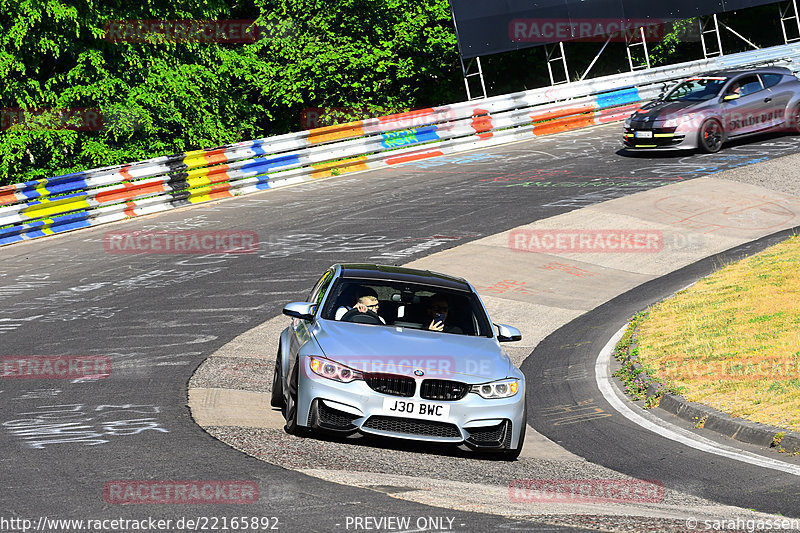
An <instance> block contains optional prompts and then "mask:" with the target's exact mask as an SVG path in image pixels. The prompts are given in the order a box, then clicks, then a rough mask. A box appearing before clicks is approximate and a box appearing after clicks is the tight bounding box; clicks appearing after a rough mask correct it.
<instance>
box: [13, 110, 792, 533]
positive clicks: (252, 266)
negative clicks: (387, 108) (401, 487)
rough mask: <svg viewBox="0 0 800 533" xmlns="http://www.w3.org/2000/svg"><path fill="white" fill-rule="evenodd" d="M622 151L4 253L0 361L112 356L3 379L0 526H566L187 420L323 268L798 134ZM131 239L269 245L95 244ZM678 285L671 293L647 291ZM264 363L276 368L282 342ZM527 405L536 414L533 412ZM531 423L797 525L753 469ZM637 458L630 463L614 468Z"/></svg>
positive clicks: (667, 179) (397, 181)
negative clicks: (195, 381) (232, 520)
mask: <svg viewBox="0 0 800 533" xmlns="http://www.w3.org/2000/svg"><path fill="white" fill-rule="evenodd" d="M619 138H620V131H619V126H618V125H611V126H606V127H599V128H592V129H588V130H581V131H576V132H571V133H567V134H561V135H557V136H553V137H548V138H543V139H534V140H532V141H526V142H523V143H516V144H513V145H508V146H504V147H497V148H494V149H490V150H486V151H481V152H471V153H465V154H460V155H456V156H449V157H442V158H438V159H433V160H428V161H420V162H417V163H414V164H408V165H405V166H402V167H397V168H392V169H386V170H380V171H374V172H367V173H361V174H357V175H352V176H347V175H344V176H340V177H338V178H334V179H331V180H326V181H320V182H313V183H307V184H303V185H299V186H294V187H289V188H286V189H282V190H275V191H269V192H265V193H260V194H256V195H252V196H248V197H243V198H237V199H232V200H227V201H222V202H217V203H213V204H209V205H202V206H197V207H194V208H189V209H183V210H178V211H174V212H169V213H164V214H161V215H157V216H151V217H146V218H142V219H134V220H131V221H128V222H125V223H119V224H114V225H109V226H105V227H100V228H93V229H88V230H83V231H79V232H75V233H72V234H67V235H63V236H59V237H54V238H45V239H41V240H38V241H32V242H26V243H21V244H17V245H13V246H8V247H4V248H0V299H2V305H1V306H0V355H2V356H21V355H22V356H24V355H48V356H60V355H61V356H64V355H93V356H107V357H109V358H110V359H111V361H112V369H113V370H112V374H111V375H110V376H109V377H108V378H106V379H100V380H83V381H81V380H78V381H77V382H73V381H69V380H32V379H2V380H0V402H2V406H3V409H2V419H0V445H1V446H2V449H3V450H5V451H6V453H4V454H3V455H2V458H0V478H2V479H3V490H2V491H1V492H0V509H2V511H0V513H2V514H0V518H5V519H10V518H29V519H32V520H34V522H35V521H37V520H38V519H39V517H42V516H46V517H48V518H62V519H66V518H73V519H80V518H84V519H86V518H91V519H102V518H119V517H122V518H130V519H143V518H147V517H148V516H152V517H155V518H158V519H172V520H173V523H174V521H175V520H177V519H178V518H180V517H183V516H185V517H194V518H197V517H203V516H205V517H222V516H228V517H232V516H250V517H252V516H259V517H261V516H264V517H277V523H278V527H279V529H280V530H284V531H296V530H308V531H334V530H346V527H345V526H346V523H347V520H348V517H350V518H352V517H355V516H364V515H371V516H376V515H377V516H380V515H385V516H411V517H414V518H415V519H416V517H420V516H431V517H449V518H454V522H453V524H454V525H453V528H454V529H455V530H464V531H490V530H502V529H517V528H520V527H522V528H523V529H527V530H536V529H543V530H558V528H556V527H553V526H539V525H537V524H536V523H535V522H524V523H522V524H520V522H518V521H515V520H512V519H505V518H502V517H495V516H486V515H478V514H470V513H462V512H455V511H450V510H443V509H438V508H432V507H425V506H422V505H417V504H413V503H409V502H404V501H402V500H398V499H395V498H391V497H390V496H387V495H386V494H383V493H380V492H376V491H369V490H362V489H354V488H350V487H346V486H340V485H333V484H330V483H327V482H324V481H321V480H317V479H314V478H310V477H307V476H303V475H300V474H298V473H295V472H291V471H287V470H284V469H281V468H277V467H274V466H271V465H269V464H266V463H263V462H261V461H258V460H256V459H253V458H250V457H247V456H245V455H243V454H241V453H239V452H237V451H234V450H232V449H230V448H229V447H227V446H226V445H224V444H222V443H220V442H218V441H216V440H214V439H213V438H211V437H210V436H208V435H207V434H206V433H205V432H203V431H202V430H201V429H200V428H199V427H197V426H196V425H195V424H194V422H193V421H192V419H191V417H190V416H189V412H188V409H187V407H186V383H187V380H188V379H189V377H190V376H191V375H192V372H193V371H194V369H195V368H196V367H197V366H198V365H199V364H200V363H201V362H202V361H203V359H204V358H205V357H207V356H208V355H209V354H211V353H213V352H214V351H215V350H216V349H218V348H219V347H220V346H222V345H223V344H225V343H226V342H227V341H229V340H231V339H232V338H234V337H236V336H238V335H240V334H241V333H243V332H245V331H247V330H248V329H250V328H252V327H254V326H255V325H257V324H260V323H262V322H264V321H265V320H267V319H269V318H272V317H274V316H275V315H277V314H279V313H280V310H281V308H282V306H283V304H285V303H286V302H288V301H294V300H299V299H302V298H303V297H305V295H306V294H307V293H308V291H309V290H310V288H311V286H312V285H313V283H314V282H315V281H316V279H317V277H318V276H319V275H320V273H321V272H322V271H323V270H324V269H325V268H326V267H328V266H329V265H330V264H332V263H334V262H360V261H366V262H378V263H389V264H392V263H398V264H400V263H406V262H408V261H410V260H412V259H415V258H419V257H422V256H424V255H427V254H429V253H431V252H433V251H439V250H442V249H445V248H448V247H452V246H455V245H457V244H461V243H463V242H466V241H468V240H471V239H475V238H479V237H483V236H486V235H490V234H494V233H497V232H500V231H504V230H507V229H510V228H512V227H515V226H519V225H521V224H525V223H528V222H531V221H534V220H538V219H542V218H546V217H550V216H553V215H556V214H559V213H563V212H566V211H570V210H573V209H576V208H580V207H584V206H588V205H592V204H595V203H598V202H601V201H604V200H608V199H612V198H617V197H621V196H624V195H627V194H631V193H634V192H638V191H641V190H646V189H650V188H654V187H659V186H662V185H667V184H669V183H674V182H675V181H677V180H687V179H692V178H696V177H700V176H707V175H710V174H713V173H716V172H718V171H721V170H725V169H728V168H733V167H737V166H743V165H748V164H751V163H754V162H758V161H763V160H765V159H769V158H774V157H780V156H781V155H786V154H789V153H795V152H797V151H798V148H800V139H799V138H795V137H786V136H770V137H762V138H757V139H754V140H751V141H750V142H748V143H738V144H735V145H733V146H730V147H728V148H726V149H725V150H723V152H721V153H720V154H716V155H696V154H676V155H661V154H659V155H655V156H648V157H626V156H623V155H621V154H619V153H617V150H618V149H619V146H620V144H619V143H620V141H619ZM142 230H144V231H157V230H214V231H218V230H244V231H253V232H256V233H257V234H258V238H259V241H260V246H259V250H258V252H257V253H254V254H236V255H235V254H216V255H207V256H198V255H168V254H147V253H145V254H136V255H131V254H114V253H108V252H107V251H106V250H105V249H104V246H103V236H104V234H105V233H106V232H108V231H115V232H118V231H142ZM671 287H672V286H671V285H669V281H666V282H664V285H663V286H659V287H657V288H656V289H654V290H653V293H657V294H661V293H664V292H665V291H667V292H668V291H669V290H671ZM650 296H651V293H650V292H647V293H646V294H644V296H642V297H640V298H638V299H637V297H636V295H623V296H622V297H620V298H621V299H622V304H623V305H619V306H617V307H615V306H614V305H611V304H609V307H608V308H607V309H602V308H601V310H599V311H598V314H597V315H595V318H594V321H593V322H592V323H591V324H590V325H589V324H584V325H580V324H578V325H573V327H575V328H580V327H583V328H584V329H586V328H594V329H591V331H596V332H597V334H598V336H597V337H596V339H598V340H597V341H596V342H598V343H601V344H602V343H604V342H605V341H603V340H602V337H604V336H606V335H607V336H608V337H610V333H608V332H609V331H611V330H612V329H614V328H615V327H619V325H618V321H619V319H620V317H621V316H622V315H624V314H625V313H627V312H628V307H633V308H636V307H639V306H643V305H642V302H645V301H646V300H647V299H648V298H650ZM626 306H627V307H626ZM605 307H606V306H604V308H605ZM578 331H579V330H578ZM559 333H564V332H563V331H561V332H557V334H559ZM606 338H607V337H606ZM594 339H595V338H594V337H593V340H594ZM554 340H555V339H554V338H553V337H551V338H549V339H547V341H546V342H545V343H543V346H540V348H537V352H538V351H540V350H545V351H547V350H548V344H547V342H552V341H554ZM264 350H265V351H266V352H269V353H272V352H273V351H274V346H265V347H264ZM534 355H537V354H534ZM584 355H585V354H584ZM570 357H581V355H580V353H579V352H577V351H576V352H574V353H573V354H572V355H571V356H570ZM541 362H542V361H537V360H536V358H533V359H530V360H529V363H527V364H526V365H525V367H524V368H525V370H526V372H528V373H529V375H530V376H531V377H532V378H533V379H535V378H536V375H537V372H540V371H541V365H540V363H541ZM537 364H539V366H537ZM583 386H586V385H585V384H581V385H577V386H575V387H574V388H573V387H572V386H570V387H566V388H564V387H556V386H555V384H551V385H550V386H549V389H552V393H553V394H554V395H559V394H562V393H564V392H565V391H566V392H570V391H572V392H573V393H574V394H572V396H573V398H572V399H571V400H569V401H574V400H575V399H579V398H581V397H583V396H585V392H586V389H582V388H581V387H583ZM543 390H545V389H543ZM537 394H539V393H535V394H534V395H532V397H530V398H529V401H531V402H535V401H538V400H540V399H541V398H540V397H539V396H537ZM542 394H544V393H542ZM593 394H597V393H596V391H595V392H593ZM548 401H549V400H548ZM559 401H561V399H559ZM532 425H534V427H536V428H537V429H538V430H539V431H541V432H542V433H544V434H545V435H548V436H550V437H551V438H553V440H556V441H558V442H559V443H560V444H562V445H563V446H564V447H566V448H567V449H570V450H571V451H575V452H576V453H578V454H582V455H584V456H586V457H588V458H590V459H591V460H592V461H596V462H598V463H601V464H605V465H608V466H611V467H612V468H615V469H618V470H620V471H622V472H627V473H634V474H636V475H640V477H645V478H650V479H653V478H656V479H664V480H666V481H667V483H670V484H671V485H670V486H673V487H676V488H680V489H682V490H685V491H687V492H690V493H693V494H700V495H703V496H706V497H709V495H710V496H711V497H712V498H713V499H715V500H718V501H720V502H723V503H732V504H737V505H743V506H745V507H753V506H756V507H757V509H758V510H763V511H767V510H773V511H780V512H783V513H784V514H786V515H792V516H796V515H797V514H798V511H797V504H796V503H795V504H794V508H790V507H791V500H793V501H794V502H796V501H798V498H797V489H796V483H795V488H794V489H792V487H791V486H790V485H788V481H787V480H786V479H784V478H781V477H780V476H777V478H776V475H775V474H772V473H769V474H768V478H767V477H766V476H767V474H765V473H764V472H763V471H761V470H757V469H748V468H744V467H742V466H741V465H740V464H736V465H729V464H724V462H723V461H722V460H721V459H713V460H709V459H708V457H706V456H704V457H694V456H693V454H692V452H690V451H686V450H685V449H681V450H678V449H677V447H673V446H670V445H669V444H665V442H663V439H659V438H657V437H655V436H653V435H652V434H646V433H645V432H644V431H641V430H637V428H635V427H631V425H630V424H628V423H627V422H625V421H624V420H616V418H613V417H612V418H610V419H609V420H601V421H597V420H595V421H593V422H591V423H589V424H586V425H582V424H581V425H578V424H576V425H573V426H572V427H570V428H569V429H568V430H567V431H561V430H559V429H553V428H552V427H550V428H549V427H547V424H540V423H539V420H538V419H537V418H536V417H534V419H533V420H532ZM590 437H591V438H590ZM598 440H600V441H602V443H603V445H602V446H598V444H597V441H598ZM629 449H632V450H634V452H635V453H633V454H631V455H630V456H629V455H628V454H625V453H621V452H623V451H625V450H629ZM684 459H686V462H685V463H684V462H682V461H683V460H684ZM698 461H705V466H706V467H705V468H704V469H703V468H699V466H698ZM682 464H683V465H684V466H683V467H682V466H681V465H682ZM420 468H421V469H422V468H424V465H420ZM643 472H644V473H646V474H649V475H643ZM698 476H700V477H698ZM767 479H769V481H767ZM775 479H778V481H774V480H775ZM115 480H249V481H254V482H256V483H257V484H258V487H259V499H258V502H257V503H253V504H249V505H223V504H219V505H194V504H182V505H119V504H113V503H107V502H106V500H105V499H104V495H103V489H104V486H105V485H106V484H107V483H108V482H111V481H115ZM681 480H683V481H681ZM737 483H738V484H737ZM712 489H713V490H712ZM710 493H711V494H710ZM761 505H764V507H761ZM52 530H54V531H62V530H65V529H57V528H52Z"/></svg>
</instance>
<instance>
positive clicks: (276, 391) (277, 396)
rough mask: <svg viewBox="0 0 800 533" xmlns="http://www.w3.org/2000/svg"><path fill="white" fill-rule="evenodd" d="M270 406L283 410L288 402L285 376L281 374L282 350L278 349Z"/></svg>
mask: <svg viewBox="0 0 800 533" xmlns="http://www.w3.org/2000/svg"><path fill="white" fill-rule="evenodd" d="M269 404H270V405H271V406H272V407H277V408H278V409H283V407H284V406H285V405H286V400H284V398H283V375H282V372H281V349H280V348H278V356H277V357H276V358H275V372H273V373H272V396H271V397H270V400H269Z"/></svg>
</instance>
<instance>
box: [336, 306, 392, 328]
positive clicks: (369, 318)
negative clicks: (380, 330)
mask: <svg viewBox="0 0 800 533" xmlns="http://www.w3.org/2000/svg"><path fill="white" fill-rule="evenodd" d="M341 320H342V322H354V323H356V324H383V321H382V320H381V317H379V316H378V313H376V312H375V311H370V310H369V309H367V312H366V313H362V312H361V311H359V310H358V309H351V310H349V311H348V312H346V313H345V314H344V315H342V318H341Z"/></svg>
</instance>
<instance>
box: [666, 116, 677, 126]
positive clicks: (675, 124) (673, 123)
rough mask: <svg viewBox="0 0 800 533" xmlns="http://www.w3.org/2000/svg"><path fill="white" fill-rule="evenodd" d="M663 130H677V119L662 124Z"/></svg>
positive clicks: (670, 119) (669, 119)
mask: <svg viewBox="0 0 800 533" xmlns="http://www.w3.org/2000/svg"><path fill="white" fill-rule="evenodd" d="M664 127H665V128H677V127H678V119H677V118H668V119H667V120H666V121H665V122H664Z"/></svg>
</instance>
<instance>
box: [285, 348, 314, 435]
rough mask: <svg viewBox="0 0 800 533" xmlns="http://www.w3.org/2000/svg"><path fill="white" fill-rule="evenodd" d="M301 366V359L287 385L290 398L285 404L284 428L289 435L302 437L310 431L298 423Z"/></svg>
mask: <svg viewBox="0 0 800 533" xmlns="http://www.w3.org/2000/svg"><path fill="white" fill-rule="evenodd" d="M299 368H300V361H297V362H296V363H295V365H294V370H292V377H291V379H289V383H288V386H287V392H288V393H289V394H288V400H287V402H286V405H285V406H284V413H283V416H284V417H285V418H286V426H284V430H286V433H288V434H289V435H295V436H297V437H302V436H304V435H306V434H307V433H308V429H307V428H305V427H302V426H299V425H298V424H297V393H298V385H297V384H298V381H297V376H298V371H299Z"/></svg>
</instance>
